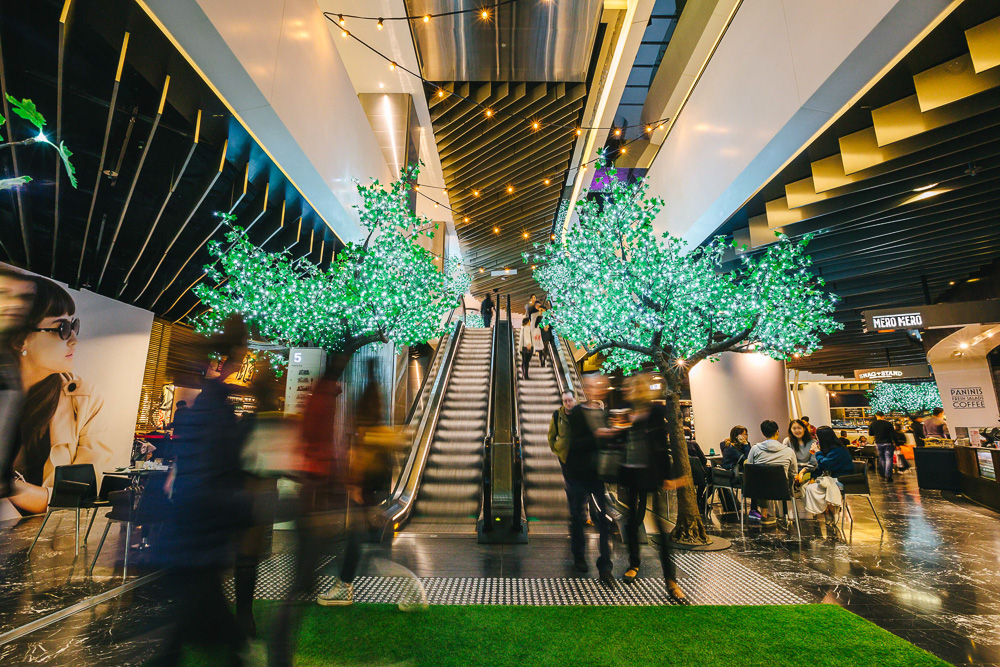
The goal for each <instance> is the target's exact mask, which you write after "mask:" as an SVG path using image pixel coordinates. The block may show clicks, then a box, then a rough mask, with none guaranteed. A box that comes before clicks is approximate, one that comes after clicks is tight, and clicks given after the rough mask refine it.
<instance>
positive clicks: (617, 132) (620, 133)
mask: <svg viewBox="0 0 1000 667" xmlns="http://www.w3.org/2000/svg"><path fill="white" fill-rule="evenodd" d="M615 136H616V137H620V136H622V129H621V128H620V127H616V128H615Z"/></svg>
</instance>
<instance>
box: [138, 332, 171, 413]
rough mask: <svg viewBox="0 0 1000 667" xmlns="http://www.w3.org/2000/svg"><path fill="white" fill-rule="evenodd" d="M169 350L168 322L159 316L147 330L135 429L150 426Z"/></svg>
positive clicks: (160, 390)
mask: <svg viewBox="0 0 1000 667" xmlns="http://www.w3.org/2000/svg"><path fill="white" fill-rule="evenodd" d="M169 351H170V324H169V323H168V322H166V321H164V320H161V319H160V318H158V317H157V318H154V319H153V326H152V328H151V330H150V332H149V348H148V349H147V352H146V367H145V368H144V369H143V372H142V390H141V392H140V395H139V396H140V398H139V414H138V415H136V418H135V427H136V429H145V428H152V427H153V422H152V415H153V408H154V407H156V406H157V404H158V402H159V400H160V394H161V393H162V388H163V385H165V384H167V376H166V373H167V355H168V353H169Z"/></svg>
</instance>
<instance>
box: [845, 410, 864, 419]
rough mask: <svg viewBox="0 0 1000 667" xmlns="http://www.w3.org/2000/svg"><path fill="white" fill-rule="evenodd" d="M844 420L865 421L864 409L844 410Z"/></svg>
mask: <svg viewBox="0 0 1000 667" xmlns="http://www.w3.org/2000/svg"><path fill="white" fill-rule="evenodd" d="M843 410H844V419H859V420H860V419H864V418H865V409H864V408H844V409H843Z"/></svg>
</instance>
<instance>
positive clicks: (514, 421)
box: [507, 294, 524, 529]
mask: <svg viewBox="0 0 1000 667" xmlns="http://www.w3.org/2000/svg"><path fill="white" fill-rule="evenodd" d="M510 311H511V308H510V294H508V295H507V329H508V331H509V332H510V339H509V340H508V341H507V344H508V345H510V354H509V357H510V379H511V384H512V385H513V386H512V387H511V392H510V404H511V411H510V414H511V441H512V443H513V445H514V447H513V449H512V452H513V455H514V460H513V461H512V466H511V469H512V470H513V472H514V480H513V482H514V488H513V489H511V492H512V495H513V500H514V513H513V521H514V525H513V526H512V528H515V529H519V528H520V527H521V525H522V524H523V522H524V456H523V452H522V450H521V435H520V424H521V415H520V411H519V410H518V405H517V384H518V380H517V358H516V355H515V350H516V346H515V344H514V323H513V321H512V320H511V312H510Z"/></svg>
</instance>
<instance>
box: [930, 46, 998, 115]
mask: <svg viewBox="0 0 1000 667" xmlns="http://www.w3.org/2000/svg"><path fill="white" fill-rule="evenodd" d="M913 85H914V86H915V87H916V89H917V99H918V100H919V101H920V110H921V111H924V112H927V111H930V110H931V109H937V108H938V107H941V106H944V105H945V104H951V103H952V102H957V101H958V100H961V99H964V98H966V97H970V96H972V95H975V94H976V93H981V92H983V91H984V90H989V89H990V88H994V87H996V86H1000V68H996V67H995V68H993V69H991V70H986V71H985V72H983V73H982V74H976V70H975V68H974V67H973V65H972V56H971V55H969V54H965V55H963V56H959V57H958V58H954V59H952V60H949V61H948V62H946V63H944V64H943V65H938V66H937V67H932V68H931V69H929V70H927V71H925V72H920V73H919V74H914V75H913Z"/></svg>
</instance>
